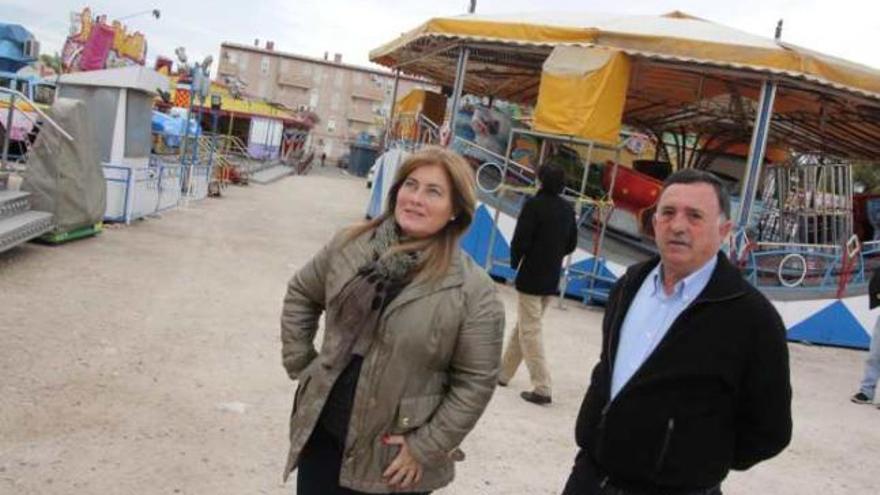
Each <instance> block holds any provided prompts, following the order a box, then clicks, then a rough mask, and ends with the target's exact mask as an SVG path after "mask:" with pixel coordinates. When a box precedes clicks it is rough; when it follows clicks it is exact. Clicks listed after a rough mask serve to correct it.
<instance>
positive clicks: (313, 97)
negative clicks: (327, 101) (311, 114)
mask: <svg viewBox="0 0 880 495" xmlns="http://www.w3.org/2000/svg"><path fill="white" fill-rule="evenodd" d="M320 99H321V93H319V92H318V90H317V89H313V90H312V91H311V93H309V106H310V107H312V108H313V109H314V108H318V101H320Z"/></svg>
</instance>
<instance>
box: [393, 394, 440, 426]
mask: <svg viewBox="0 0 880 495" xmlns="http://www.w3.org/2000/svg"><path fill="white" fill-rule="evenodd" d="M441 402H443V395H441V394H437V395H425V396H421V397H404V398H403V399H400V405H399V406H398V407H397V415H396V417H395V418H394V425H393V426H392V429H391V431H392V433H394V434H397V435H400V434H403V433H407V432H410V431H412V430H415V429H416V428H418V427H420V426H422V425H424V424H425V423H427V422H428V420H430V419H431V416H433V415H434V411H436V410H437V408H438V407H439V406H440V403H441Z"/></svg>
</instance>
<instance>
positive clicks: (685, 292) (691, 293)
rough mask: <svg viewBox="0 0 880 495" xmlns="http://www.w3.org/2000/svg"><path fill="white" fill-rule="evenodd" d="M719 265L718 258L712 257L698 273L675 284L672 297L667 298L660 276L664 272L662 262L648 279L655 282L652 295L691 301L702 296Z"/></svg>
mask: <svg viewBox="0 0 880 495" xmlns="http://www.w3.org/2000/svg"><path fill="white" fill-rule="evenodd" d="M717 264H718V257H717V256H712V257H711V258H710V259H709V261H707V262H706V263H705V264H703V266H701V267H700V268H698V269H697V271H695V272H693V273H691V274H690V275H688V276H687V277H685V278H684V279H682V280H679V281H678V283H676V284H675V287H674V289H673V291H672V295H670V296H667V295H666V292H664V291H663V281H662V279H661V276H660V274H661V273H662V270H663V262H662V261H661V262H660V263H658V264H657V266H655V267H654V269H653V270H651V273H650V274H649V275H648V277H649V278H650V279H651V280H653V281H654V284H653V290H652V292H651V295H652V296H659V297H661V298H670V299H672V298H676V299H677V298H684V299H685V300H687V301H691V300H693V299H695V298H696V297H697V296H698V295H700V292H702V291H703V289H704V288H706V284H708V283H709V279H710V278H711V277H712V272H713V271H715V265H717Z"/></svg>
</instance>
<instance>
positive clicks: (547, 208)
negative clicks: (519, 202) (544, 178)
mask: <svg viewBox="0 0 880 495" xmlns="http://www.w3.org/2000/svg"><path fill="white" fill-rule="evenodd" d="M576 246H577V225H575V221H574V209H572V207H571V205H569V204H568V203H567V202H566V201H565V200H564V199H562V198H560V197H559V196H558V195H556V194H552V193H548V192H545V191H543V190H542V191H539V192H538V194H537V195H535V196H534V197H532V198H529V200H528V201H526V204H525V206H523V209H522V211H521V212H520V214H519V219H517V222H516V229H515V230H514V231H513V240H512V241H511V243H510V266H511V268H513V269H514V270H516V269H517V267H519V271H518V272H517V275H516V290H518V291H520V292H524V293H526V294H531V295H536V296H546V295H551V294H556V292H557V291H558V289H559V274H560V272H561V271H562V259H563V258H565V255H567V254H568V253H570V252H572V251H574V248H575V247H576Z"/></svg>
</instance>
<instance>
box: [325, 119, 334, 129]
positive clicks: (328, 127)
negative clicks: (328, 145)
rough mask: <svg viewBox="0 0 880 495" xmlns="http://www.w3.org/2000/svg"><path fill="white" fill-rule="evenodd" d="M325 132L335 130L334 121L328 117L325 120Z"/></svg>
mask: <svg viewBox="0 0 880 495" xmlns="http://www.w3.org/2000/svg"><path fill="white" fill-rule="evenodd" d="M327 132H336V121H335V120H333V119H330V120H328V121H327Z"/></svg>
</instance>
